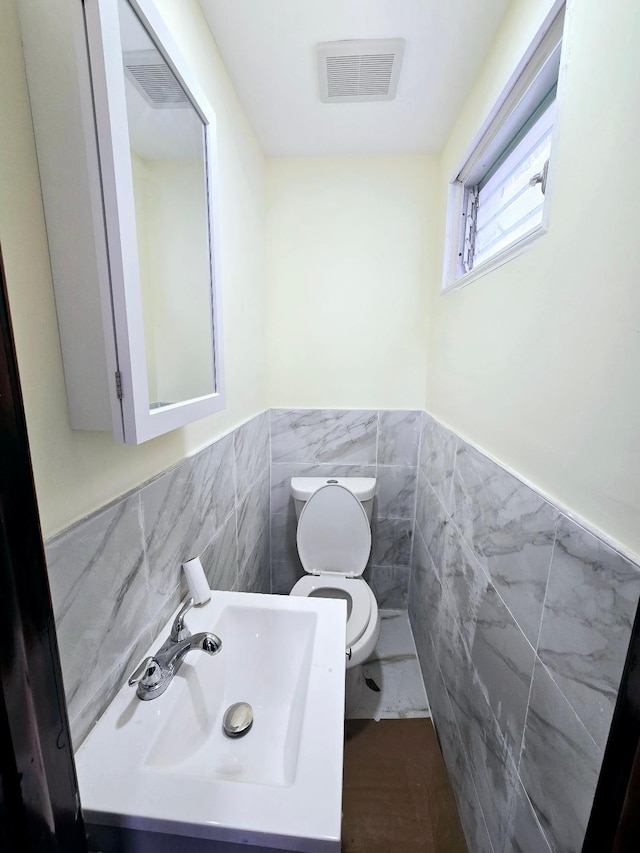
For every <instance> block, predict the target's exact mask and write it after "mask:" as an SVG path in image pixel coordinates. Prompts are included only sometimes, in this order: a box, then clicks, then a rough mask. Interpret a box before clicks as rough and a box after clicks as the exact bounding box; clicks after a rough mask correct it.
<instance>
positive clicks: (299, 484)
mask: <svg viewBox="0 0 640 853" xmlns="http://www.w3.org/2000/svg"><path fill="white" fill-rule="evenodd" d="M328 484H330V485H338V486H344V487H345V488H346V489H349V491H350V492H353V494H354V495H355V496H356V497H357V498H358V500H359V501H360V502H361V504H362V506H363V507H364V510H365V512H366V513H367V518H368V519H369V524H371V515H372V512H373V496H374V495H375V493H376V478H375V477H292V478H291V494H292V495H293V499H294V501H295V505H296V518H297V519H298V518H300V513H301V512H302V507H303V506H304V505H305V503H306V502H307V501H308V500H309V498H310V497H311V495H312V494H313V493H314V492H316V491H317V490H318V489H319V488H320V487H321V486H326V485H328Z"/></svg>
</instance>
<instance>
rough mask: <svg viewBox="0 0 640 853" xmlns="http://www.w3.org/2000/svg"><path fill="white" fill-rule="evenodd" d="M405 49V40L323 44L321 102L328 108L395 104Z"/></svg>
mask: <svg viewBox="0 0 640 853" xmlns="http://www.w3.org/2000/svg"><path fill="white" fill-rule="evenodd" d="M404 46H405V40H404V39H383V40H380V39H364V40H358V41H328V42H323V44H319V45H318V72H319V79H320V100H321V101H322V102H323V103H325V104H337V103H356V102H358V101H391V100H393V99H394V98H395V96H396V91H397V88H398V77H399V76H400V67H401V65H402V57H403V55H404Z"/></svg>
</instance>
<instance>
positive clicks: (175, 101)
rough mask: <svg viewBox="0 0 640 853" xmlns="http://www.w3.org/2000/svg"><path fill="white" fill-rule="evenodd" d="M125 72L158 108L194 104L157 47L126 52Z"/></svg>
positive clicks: (172, 107)
mask: <svg viewBox="0 0 640 853" xmlns="http://www.w3.org/2000/svg"><path fill="white" fill-rule="evenodd" d="M123 60H124V70H125V74H126V75H127V77H128V78H129V80H131V82H132V83H133V85H134V86H135V87H136V89H137V90H138V91H139V92H140V94H141V95H142V97H143V98H144V99H145V101H146V102H147V103H148V104H150V105H151V106H152V107H154V108H155V109H165V110H166V109H175V108H176V107H178V108H180V107H190V106H191V101H190V100H189V98H188V97H187V94H186V92H185V91H184V89H183V88H182V86H181V85H180V83H179V82H178V80H177V79H176V76H175V74H174V73H173V71H172V70H171V69H170V68H169V66H168V65H167V63H166V62H165V61H164V59H163V57H162V54H161V53H160V52H159V51H157V50H128V51H125V53H124V54H123Z"/></svg>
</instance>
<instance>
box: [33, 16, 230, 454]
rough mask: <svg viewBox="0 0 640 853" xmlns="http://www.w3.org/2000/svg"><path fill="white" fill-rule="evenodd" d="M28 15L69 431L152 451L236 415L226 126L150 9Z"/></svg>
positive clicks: (34, 102) (42, 175) (34, 94)
mask: <svg viewBox="0 0 640 853" xmlns="http://www.w3.org/2000/svg"><path fill="white" fill-rule="evenodd" d="M54 7H55V8H54ZM20 15H21V25H22V30H23V39H24V42H25V45H24V46H25V59H26V67H27V78H28V83H29V93H30V98H31V103H32V114H33V120H34V129H35V134H36V146H37V153H38V163H39V168H40V174H41V181H42V190H43V199H44V206H45V217H46V222H47V234H48V239H49V249H50V254H51V264H52V273H53V279H54V289H55V296H56V310H57V315H58V326H59V330H60V340H61V347H62V356H63V363H64V370H65V382H66V387H67V397H68V402H69V413H70V423H71V426H72V428H75V429H102V430H104V429H109V430H113V433H114V436H115V437H116V439H117V440H119V441H124V442H126V443H127V444H140V443H141V442H143V441H147V440H148V439H151V438H154V437H156V436H158V435H162V434H163V433H166V432H168V431H170V430H173V429H176V428H177V427H180V426H183V425H185V424H187V423H190V422H192V421H195V420H197V419H199V418H202V417H204V416H206V415H209V414H212V413H214V412H216V411H219V410H221V409H222V408H224V393H223V366H222V331H221V318H220V280H219V273H218V263H217V250H218V246H217V240H216V232H217V211H216V206H215V188H216V147H215V115H214V113H213V111H212V109H211V107H210V106H209V104H208V102H207V100H206V98H205V97H204V95H203V93H202V91H201V89H200V87H199V85H198V82H197V80H196V79H195V78H194V75H193V73H192V71H191V70H190V68H189V67H188V64H187V63H186V62H185V60H184V59H183V57H182V56H181V55H180V53H179V51H178V49H177V47H176V45H175V43H174V41H173V39H172V37H171V35H170V33H169V31H168V29H167V27H166V25H165V24H164V21H163V20H162V18H161V17H160V15H159V13H158V11H157V9H156V7H155V5H154V3H153V1H152V0H84V2H81V0H59V2H56V3H55V4H34V3H32V2H29V0H21V3H20Z"/></svg>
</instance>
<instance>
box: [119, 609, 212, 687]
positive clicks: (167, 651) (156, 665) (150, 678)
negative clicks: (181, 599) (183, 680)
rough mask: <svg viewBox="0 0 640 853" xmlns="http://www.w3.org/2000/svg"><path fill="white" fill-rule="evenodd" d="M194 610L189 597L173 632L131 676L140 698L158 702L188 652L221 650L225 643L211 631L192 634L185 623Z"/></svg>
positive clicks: (132, 683)
mask: <svg viewBox="0 0 640 853" xmlns="http://www.w3.org/2000/svg"><path fill="white" fill-rule="evenodd" d="M192 607H193V599H192V598H190V599H189V600H188V601H187V603H186V604H185V605H184V607H183V608H182V609H181V610H180V612H179V613H178V615H177V616H176V618H175V619H174V622H173V625H172V627H171V633H170V634H169V637H168V638H167V640H165V642H164V643H163V644H162V646H161V647H160V648H159V649H158V651H157V652H156V653H155V655H153V657H150V658H145V660H143V661H142V663H141V664H140V666H138V667H137V668H136V669H135V671H134V672H133V673H132V674H131V676H130V678H129V684H130V685H131V686H133V685H134V684H136V685H137V687H138V689H137V691H136V693H137V695H138V698H139V699H143V700H148V699H156V698H157V697H158V696H162V694H163V693H164V691H165V690H166V689H167V687H168V686H169V685H170V684H171V680H172V679H173V676H174V675H175V674H176V672H177V671H178V670H179V669H180V664H181V663H182V660H183V658H184V656H185V655H186V654H187V652H190V651H192V650H194V649H200V650H201V651H203V652H206V653H207V654H208V655H215V654H217V652H219V651H220V649H221V648H222V640H221V639H220V637H217V636H216V635H215V634H211V633H210V632H209V631H203V632H201V633H200V634H192V633H191V632H190V631H189V629H188V628H187V627H186V625H185V624H184V617H185V614H186V613H187V612H188V611H189V610H190V609H191V608H192Z"/></svg>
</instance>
